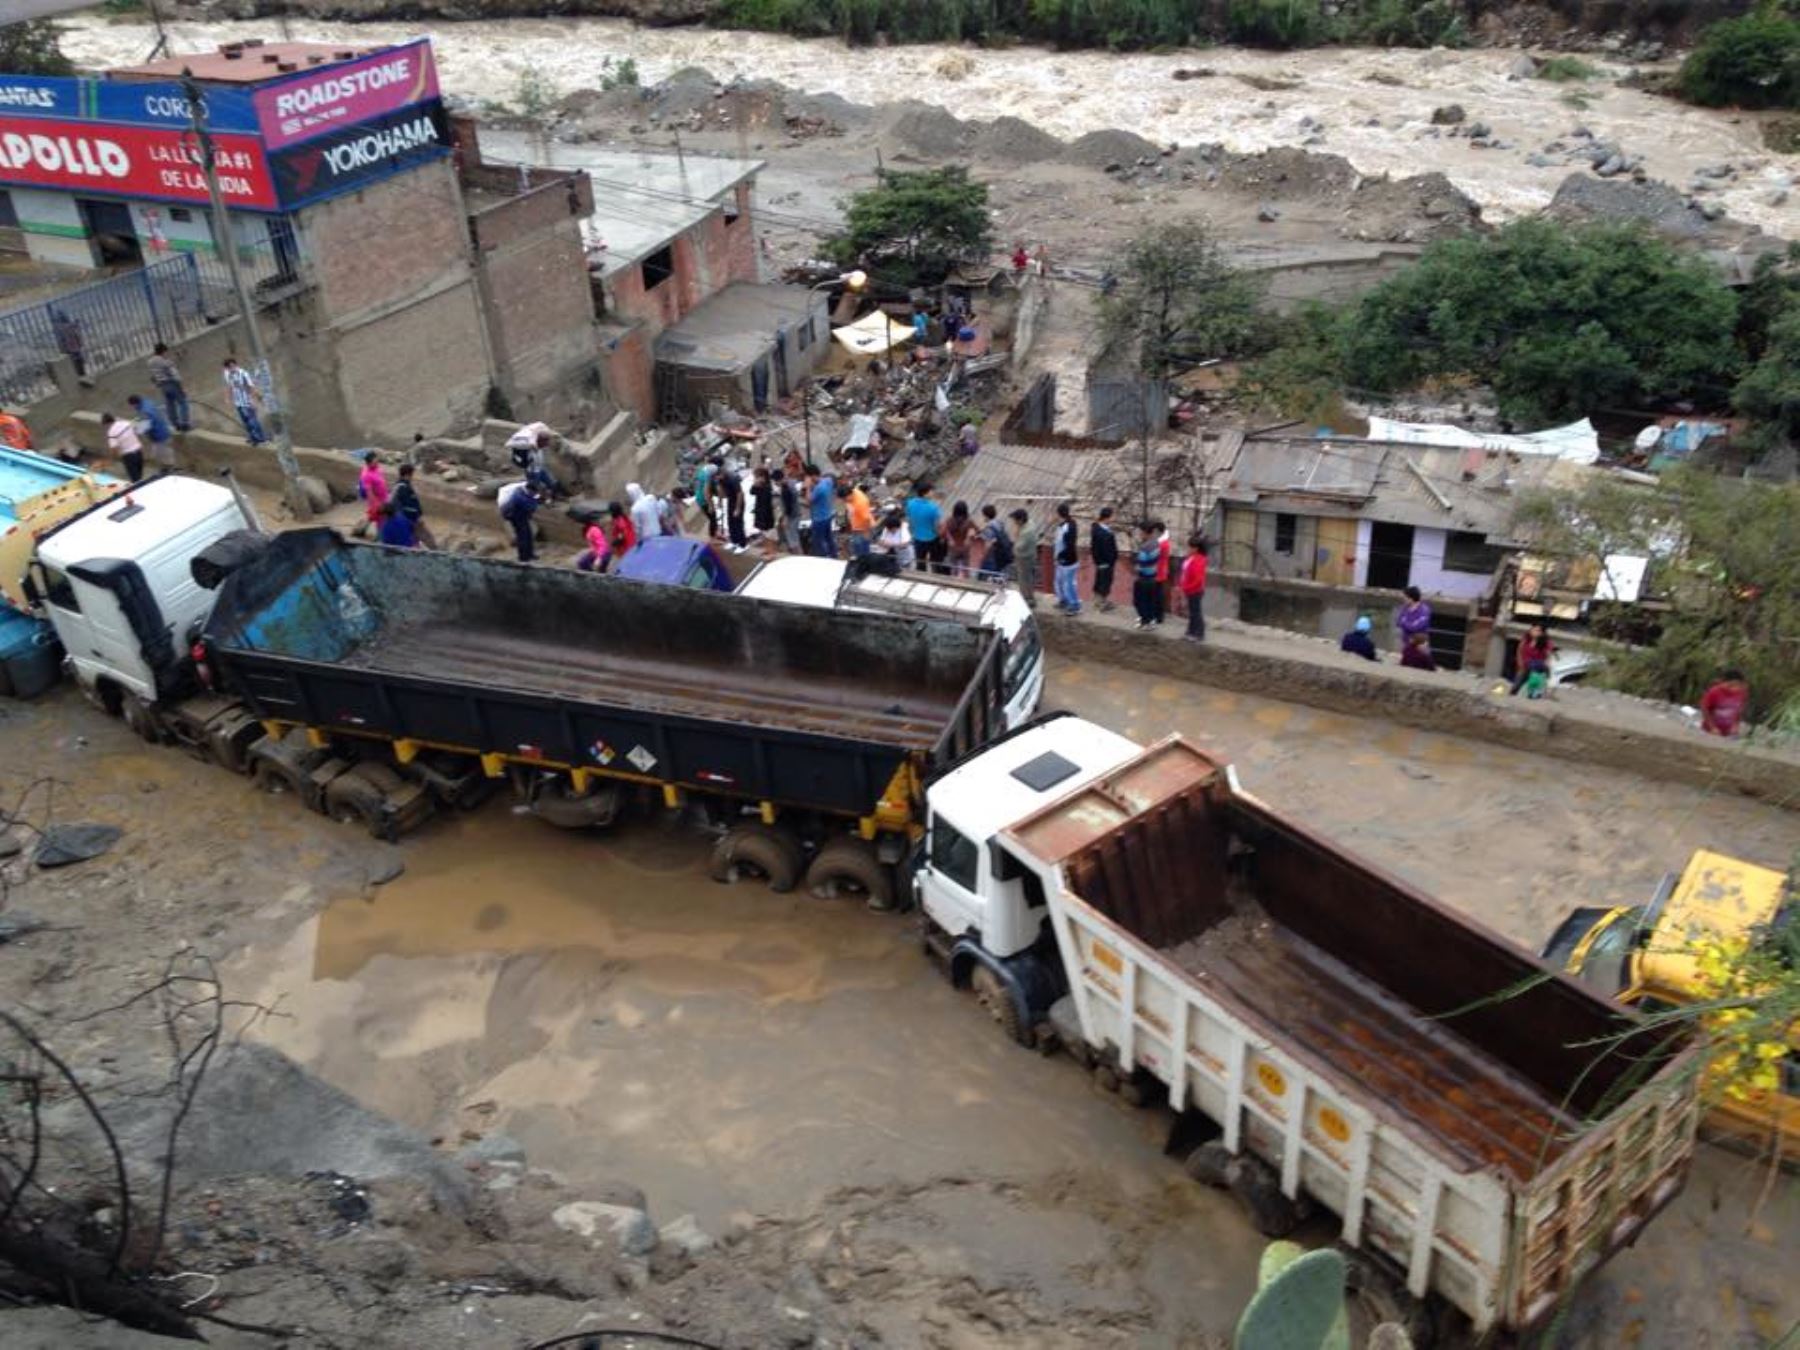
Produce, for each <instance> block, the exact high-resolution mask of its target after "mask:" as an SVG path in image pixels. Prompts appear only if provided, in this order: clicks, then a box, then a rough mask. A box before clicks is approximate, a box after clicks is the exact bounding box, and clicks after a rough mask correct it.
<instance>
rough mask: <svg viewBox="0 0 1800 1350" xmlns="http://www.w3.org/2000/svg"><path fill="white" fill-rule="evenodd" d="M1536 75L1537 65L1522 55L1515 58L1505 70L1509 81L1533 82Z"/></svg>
mask: <svg viewBox="0 0 1800 1350" xmlns="http://www.w3.org/2000/svg"><path fill="white" fill-rule="evenodd" d="M1537 73H1538V63H1537V62H1536V61H1534V60H1532V59H1531V58H1530V57H1529V56H1526V55H1523V54H1520V55H1518V56H1515V57H1514V58H1513V63H1512V64H1511V65H1510V66H1508V67H1507V68H1506V78H1507V79H1509V80H1535V79H1536V78H1537Z"/></svg>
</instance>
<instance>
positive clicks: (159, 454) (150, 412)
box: [125, 394, 175, 469]
mask: <svg viewBox="0 0 1800 1350" xmlns="http://www.w3.org/2000/svg"><path fill="white" fill-rule="evenodd" d="M125 401H126V402H127V403H129V404H130V405H131V411H132V412H133V413H135V414H136V416H135V418H134V419H133V420H134V421H135V422H136V424H137V433H138V435H139V436H140V437H142V438H143V440H144V442H145V443H146V444H148V445H149V447H150V462H151V463H152V464H154V465H156V467H157V468H158V469H172V468H174V467H175V448H174V446H173V444H172V443H171V438H170V435H169V423H168V419H167V418H165V417H164V416H163V415H162V412H161V410H160V409H158V408H157V406H156V405H155V404H154V403H152V402H151V401H150V400H149V399H147V398H145V397H144V396H143V395H142V394H133V395H132V396H131V397H130V398H128V399H126V400H125Z"/></svg>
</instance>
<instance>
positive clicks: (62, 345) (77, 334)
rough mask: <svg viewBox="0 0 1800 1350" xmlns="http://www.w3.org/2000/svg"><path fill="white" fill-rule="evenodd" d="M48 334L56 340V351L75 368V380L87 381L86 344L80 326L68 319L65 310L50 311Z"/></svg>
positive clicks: (67, 313)
mask: <svg viewBox="0 0 1800 1350" xmlns="http://www.w3.org/2000/svg"><path fill="white" fill-rule="evenodd" d="M50 332H51V335H52V336H53V337H55V339H56V347H57V350H58V351H60V352H61V353H62V354H63V355H64V356H66V357H68V358H69V361H70V363H71V364H73V365H74V367H75V378H76V379H78V380H85V379H87V344H86V343H85V342H84V341H83V339H82V336H81V325H80V324H79V323H77V322H75V320H74V319H73V318H71V317H70V315H69V311H68V310H66V309H53V310H51V311H50Z"/></svg>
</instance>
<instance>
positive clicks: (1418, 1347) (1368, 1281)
mask: <svg viewBox="0 0 1800 1350" xmlns="http://www.w3.org/2000/svg"><path fill="white" fill-rule="evenodd" d="M1338 1251H1339V1252H1340V1253H1341V1254H1342V1256H1343V1258H1344V1306H1345V1308H1346V1310H1347V1312H1348V1314H1349V1321H1350V1343H1351V1344H1352V1345H1367V1344H1369V1338H1370V1336H1371V1335H1372V1334H1373V1332H1374V1330H1375V1328H1376V1327H1378V1326H1382V1325H1384V1324H1392V1325H1394V1326H1397V1327H1399V1328H1400V1330H1401V1331H1403V1332H1405V1333H1406V1337H1407V1339H1408V1340H1409V1341H1410V1342H1411V1343H1412V1346H1413V1350H1431V1346H1432V1345H1433V1344H1434V1343H1435V1341H1436V1339H1437V1336H1436V1332H1437V1327H1436V1319H1435V1318H1433V1317H1432V1315H1431V1309H1430V1307H1429V1306H1428V1305H1427V1304H1425V1303H1423V1302H1421V1301H1420V1300H1418V1299H1416V1298H1414V1297H1413V1296H1412V1295H1411V1294H1409V1293H1407V1292H1406V1285H1405V1284H1404V1282H1403V1281H1401V1280H1400V1279H1399V1278H1398V1277H1396V1276H1395V1275H1394V1273H1393V1272H1392V1271H1390V1270H1389V1269H1388V1268H1387V1267H1386V1266H1385V1265H1383V1264H1382V1263H1381V1262H1380V1261H1377V1260H1376V1259H1374V1258H1373V1257H1371V1256H1370V1255H1369V1254H1368V1253H1367V1252H1362V1251H1358V1250H1356V1249H1355V1248H1352V1247H1345V1246H1342V1245H1340V1246H1339V1247H1338Z"/></svg>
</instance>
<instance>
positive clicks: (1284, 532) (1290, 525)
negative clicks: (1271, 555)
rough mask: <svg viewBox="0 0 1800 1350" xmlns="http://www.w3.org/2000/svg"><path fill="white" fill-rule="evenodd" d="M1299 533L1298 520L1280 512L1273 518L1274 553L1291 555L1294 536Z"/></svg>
mask: <svg viewBox="0 0 1800 1350" xmlns="http://www.w3.org/2000/svg"><path fill="white" fill-rule="evenodd" d="M1299 533H1300V518H1299V517H1298V516H1291V515H1289V514H1287V512H1285V511H1284V512H1281V513H1280V514H1278V515H1277V516H1276V517H1275V551H1276V552H1277V553H1286V554H1290V555H1291V554H1292V553H1293V551H1294V539H1295V536H1296V535H1298V534H1299Z"/></svg>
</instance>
